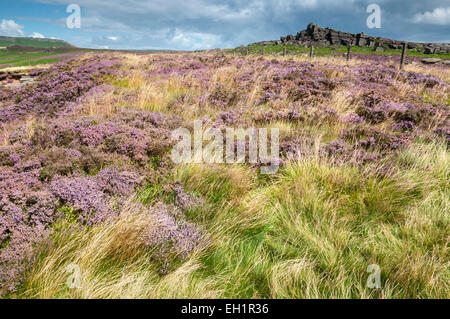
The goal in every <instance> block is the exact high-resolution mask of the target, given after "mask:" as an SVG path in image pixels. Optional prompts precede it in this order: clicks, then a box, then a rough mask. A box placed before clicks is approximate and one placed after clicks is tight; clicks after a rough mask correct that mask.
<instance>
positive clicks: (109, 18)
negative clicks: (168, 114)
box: [0, 0, 450, 50]
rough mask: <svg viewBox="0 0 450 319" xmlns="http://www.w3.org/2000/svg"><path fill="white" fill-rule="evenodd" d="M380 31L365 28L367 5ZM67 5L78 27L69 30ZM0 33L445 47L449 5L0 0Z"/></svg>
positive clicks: (175, 44) (165, 44)
mask: <svg viewBox="0 0 450 319" xmlns="http://www.w3.org/2000/svg"><path fill="white" fill-rule="evenodd" d="M372 3H375V4H378V5H379V6H380V8H381V28H373V29H369V28H368V27H367V23H366V21H367V18H368V16H369V15H370V13H367V6H368V5H369V4H372ZM70 4H77V5H78V6H79V7H80V8H81V27H80V28H72V29H70V28H68V26H67V18H68V16H70V14H71V13H67V7H68V5H70ZM0 8H1V10H0V35H7V36H27V37H30V36H32V37H46V38H52V37H53V38H58V39H63V40H66V41H68V42H70V43H72V44H75V45H77V46H80V47H88V48H111V49H182V50H196V49H211V48H229V47H236V46H239V45H241V44H248V43H252V42H257V41H262V40H274V39H279V37H280V36H284V35H287V34H295V33H297V32H298V31H299V30H302V29H305V28H306V25H307V24H308V23H309V22H311V21H313V22H315V23H317V24H319V25H320V26H322V27H330V28H334V29H339V30H342V31H347V32H352V33H358V32H365V33H366V34H369V35H374V36H382V37H389V38H394V39H398V40H407V41H421V42H450V0H377V1H374V0H367V1H366V0H102V1H100V0H78V1H75V0H69V1H65V0H35V1H22V0H14V1H11V0H0Z"/></svg>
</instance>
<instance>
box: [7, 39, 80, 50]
mask: <svg viewBox="0 0 450 319" xmlns="http://www.w3.org/2000/svg"><path fill="white" fill-rule="evenodd" d="M10 45H25V46H30V47H36V48H43V49H47V48H51V47H73V45H71V44H70V43H67V42H66V41H63V40H56V39H37V38H25V37H3V36H0V47H8V46H10Z"/></svg>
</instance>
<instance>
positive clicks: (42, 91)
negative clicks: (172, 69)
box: [0, 56, 117, 121]
mask: <svg viewBox="0 0 450 319" xmlns="http://www.w3.org/2000/svg"><path fill="white" fill-rule="evenodd" d="M116 64H117V62H116V61H113V60H110V59H107V58H101V57H99V56H98V57H92V58H89V59H87V60H85V61H83V64H82V65H80V66H77V65H76V61H71V62H69V63H58V64H55V65H54V66H52V67H50V68H49V69H48V70H45V71H43V72H42V73H41V74H40V76H39V81H37V82H36V83H35V84H32V85H33V87H32V89H30V87H28V86H24V87H19V88H14V89H8V90H7V91H6V92H5V93H3V94H2V97H1V100H2V102H3V104H4V106H3V107H0V115H1V118H3V119H5V120H7V121H12V120H16V119H20V118H22V117H24V116H26V115H30V114H32V115H35V116H47V117H48V116H57V115H58V114H67V113H68V112H70V111H72V110H73V108H74V104H71V103H70V102H75V101H76V100H77V99H78V98H79V97H80V96H82V95H83V94H84V93H86V92H88V91H89V90H90V89H91V88H93V87H94V86H96V85H97V84H98V83H99V81H100V80H101V79H102V77H103V76H105V75H107V74H110V73H111V72H113V69H114V66H115V65H116Z"/></svg>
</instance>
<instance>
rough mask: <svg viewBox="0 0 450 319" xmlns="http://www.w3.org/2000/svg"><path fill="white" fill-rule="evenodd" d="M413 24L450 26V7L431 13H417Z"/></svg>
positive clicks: (437, 9)
mask: <svg viewBox="0 0 450 319" xmlns="http://www.w3.org/2000/svg"><path fill="white" fill-rule="evenodd" d="M413 22H415V23H429V24H440V25H450V7H448V8H436V9H434V10H433V11H431V12H430V11H426V12H425V13H417V14H416V15H415V16H414V18H413Z"/></svg>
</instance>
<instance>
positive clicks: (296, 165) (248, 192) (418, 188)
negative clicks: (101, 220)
mask: <svg viewBox="0 0 450 319" xmlns="http://www.w3.org/2000/svg"><path fill="white" fill-rule="evenodd" d="M386 161H387V162H389V163H391V164H392V165H393V168H394V170H393V174H392V176H389V177H386V176H383V175H382V174H380V173H379V170H378V168H377V167H366V168H364V169H363V171H361V170H362V169H361V168H359V167H356V166H352V165H349V164H335V163H332V162H330V161H328V160H324V159H319V158H310V159H304V160H301V161H292V162H289V163H288V165H287V166H286V167H284V168H282V169H281V170H280V171H279V172H278V174H277V175H276V176H274V177H270V178H268V179H267V178H265V179H261V178H259V177H258V175H257V174H256V172H254V171H252V170H251V169H250V168H248V167H245V166H211V167H207V166H202V165H195V164H192V165H185V166H179V167H178V168H177V170H176V173H175V175H174V176H173V178H174V180H181V182H182V183H183V185H184V186H185V188H186V189H187V190H189V191H192V192H195V193H196V194H199V195H202V196H203V197H204V198H205V199H206V201H205V202H204V203H203V204H202V205H201V206H200V207H198V208H196V209H194V210H192V211H190V212H189V213H188V216H189V219H190V220H191V221H194V222H196V223H198V224H200V225H202V226H203V227H204V228H205V229H206V230H207V232H208V234H209V236H210V238H211V244H210V245H209V246H208V247H206V248H204V249H202V250H200V251H198V252H196V253H195V254H194V255H193V256H191V258H190V259H189V260H188V261H186V262H185V263H184V264H182V265H178V267H177V269H176V270H174V271H173V272H172V273H170V274H168V275H166V276H163V277H160V276H157V275H156V272H155V269H154V266H153V265H152V263H150V262H145V258H148V257H146V253H145V251H142V250H138V252H136V253H135V254H133V255H132V256H133V257H132V258H130V259H123V258H112V257H108V258H106V257H104V256H103V255H99V256H103V257H95V256H96V254H97V253H98V254H100V253H99V252H101V251H103V250H105V249H106V248H107V249H106V250H105V251H109V250H110V248H108V247H109V246H108V245H112V243H114V242H118V243H119V242H120V245H121V247H122V246H123V247H129V246H131V242H129V243H127V241H126V239H124V238H121V240H119V241H117V240H114V236H117V234H123V232H124V230H120V229H121V228H120V227H124V225H128V226H127V227H130V229H134V228H133V227H134V226H129V225H133V223H135V222H136V220H135V221H122V222H121V223H122V226H120V227H119V226H114V225H108V226H97V227H94V228H92V229H91V230H86V231H83V230H77V231H76V232H72V233H68V232H67V231H66V229H67V227H60V229H61V233H59V232H57V233H56V234H55V237H54V238H55V240H56V242H55V244H54V245H51V246H46V248H45V249H44V251H43V252H42V253H41V255H40V256H39V258H38V263H37V264H36V265H35V266H34V267H33V269H32V271H31V274H30V276H29V278H28V279H27V281H26V282H25V284H24V286H23V287H22V290H21V291H19V293H18V294H17V295H15V297H19V298H21V297H27V298H29V297H45V298H55V297H65V298H67V297H72V298H73V297H76V298H94V297H97V298H98V297H99V298H108V297H117V296H121V297H123V296H130V297H134V298H136V297H138V298H146V297H157V298H160V297H169V298H174V297H178V298H179V297H183V298H194V297H201V298H206V297H218V298H447V297H448V289H449V284H448V283H449V279H450V271H449V267H448V253H447V247H448V246H447V245H448V226H449V214H448V213H449V211H448V207H449V204H450V203H449V196H448V195H449V191H450V184H449V180H450V179H449V177H450V171H449V168H448V167H449V165H448V164H449V157H448V152H447V150H446V145H445V143H442V144H424V143H419V142H417V143H416V144H414V145H412V146H411V147H410V148H408V149H406V150H404V151H402V152H400V153H399V154H397V155H394V156H392V157H391V158H387V159H386ZM424 181H426V182H424ZM161 191H162V190H161V189H158V188H155V187H152V188H151V189H149V190H148V192H147V191H146V192H143V193H142V194H141V196H140V198H141V199H142V200H144V201H146V200H147V199H149V200H150V201H151V200H153V199H154V198H155V196H156V197H159V196H160V195H158V194H160V193H161ZM142 195H143V196H142ZM105 228H106V229H105ZM100 235H101V238H105V239H102V240H100V239H99V236H100ZM121 236H122V235H121ZM93 238H94V239H93ZM95 238H97V239H95ZM106 239H108V240H106ZM98 245H100V246H98ZM103 246H105V247H106V248H105V247H103ZM89 247H91V248H89ZM61 252H64V254H61ZM88 257H89V258H91V259H89V260H91V262H86V264H85V265H84V266H83V267H87V268H85V269H84V272H87V273H88V274H89V276H90V277H89V278H90V281H89V283H88V286H87V288H83V287H82V288H81V289H72V290H70V289H67V287H66V286H65V285H64V280H66V277H67V275H65V274H64V271H65V269H64V267H65V266H66V265H67V264H68V263H70V262H73V260H77V259H78V260H80V261H79V262H80V263H83V261H82V260H84V259H86V260H87V258H88ZM61 258H63V259H61ZM105 258H106V259H105ZM143 258H144V259H143ZM94 261H95V262H94ZM371 264H377V265H379V267H380V269H381V288H380V289H372V288H369V287H368V286H367V279H368V276H369V273H368V272H367V268H368V266H369V265H371ZM121 269H122V272H121ZM123 269H127V272H129V273H130V276H131V274H132V276H133V278H132V279H133V280H134V281H126V282H125V283H124V282H123V280H124V279H121V277H120V276H125V274H124V273H123ZM55 280H56V281H58V280H59V282H60V284H59V285H56V284H54V283H53V282H54V281H55ZM127 280H129V279H127ZM127 285H131V286H132V288H127V289H124V287H128V286H127ZM135 285H136V286H135ZM93 286H95V287H96V288H95V289H93ZM133 287H134V288H133ZM136 287H138V288H139V289H137V288H136ZM130 291H131V292H130Z"/></svg>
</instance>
